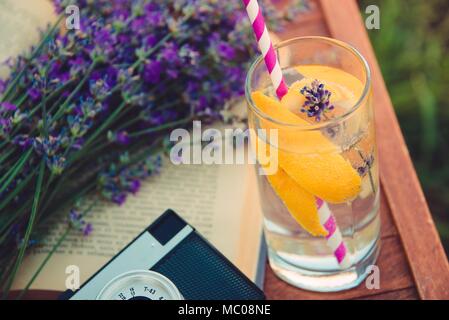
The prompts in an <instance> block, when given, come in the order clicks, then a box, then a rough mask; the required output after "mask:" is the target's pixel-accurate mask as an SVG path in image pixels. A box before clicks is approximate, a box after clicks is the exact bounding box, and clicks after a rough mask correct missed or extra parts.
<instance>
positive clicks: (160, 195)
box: [14, 160, 261, 291]
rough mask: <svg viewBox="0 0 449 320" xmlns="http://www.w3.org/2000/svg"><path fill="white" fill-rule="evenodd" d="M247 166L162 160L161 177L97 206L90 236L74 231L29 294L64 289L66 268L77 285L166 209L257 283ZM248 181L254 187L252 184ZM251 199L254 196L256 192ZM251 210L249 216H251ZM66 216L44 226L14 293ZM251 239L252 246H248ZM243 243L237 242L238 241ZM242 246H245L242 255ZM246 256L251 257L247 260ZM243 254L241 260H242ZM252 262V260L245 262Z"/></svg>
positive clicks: (256, 228)
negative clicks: (74, 272)
mask: <svg viewBox="0 0 449 320" xmlns="http://www.w3.org/2000/svg"><path fill="white" fill-rule="evenodd" d="M253 173H254V169H253V168H252V167H251V166H249V165H179V166H175V165H173V164H171V163H170V162H169V161H168V160H166V161H165V164H164V166H163V169H162V171H161V173H160V174H159V175H157V176H154V177H150V178H149V179H148V180H147V181H145V182H144V183H143V185H142V188H141V190H140V191H139V192H138V193H137V194H136V195H135V196H132V195H131V196H129V198H128V200H127V201H126V202H125V204H123V205H122V206H117V205H114V204H111V203H106V202H104V203H100V204H98V205H97V206H96V207H95V209H94V210H93V211H92V212H91V213H90V214H89V215H88V216H87V220H88V221H89V222H91V223H92V224H93V227H94V231H93V233H92V234H91V235H89V236H87V237H84V236H82V235H80V234H79V233H77V232H72V233H71V234H70V235H69V237H68V238H67V239H66V241H65V242H64V243H63V244H62V246H61V247H60V248H59V249H58V251H57V252H56V253H55V254H54V256H53V257H52V258H51V259H50V261H49V262H48V264H47V266H46V267H45V268H44V270H43V271H42V272H41V274H40V275H39V277H38V278H37V279H36V281H35V282H34V284H33V286H32V287H31V288H32V289H41V290H60V291H62V290H65V279H66V277H67V274H66V273H65V270H66V267H67V266H69V265H76V266H78V267H79V268H80V276H81V283H82V282H84V281H85V280H86V279H87V278H89V277H90V276H91V275H92V274H94V273H95V272H96V271H97V270H98V269H99V268H100V267H101V266H102V265H104V264H105V263H106V262H107V261H109V259H110V258H111V257H113V256H114V255H115V254H116V253H117V252H119V251H120V250H121V249H122V248H123V247H124V246H126V245H127V244H128V243H129V242H130V241H131V240H133V239H134V238H135V237H136V236H137V235H138V234H140V233H141V232H142V231H143V229H144V228H146V227H147V226H148V225H149V224H151V222H152V221H153V220H154V219H155V218H156V217H157V216H159V215H160V214H162V213H163V212H164V211H165V210H166V209H168V208H171V209H173V210H175V211H176V212H177V213H178V214H179V215H180V216H181V217H182V218H184V219H185V220H186V221H187V222H189V223H190V224H191V225H193V226H194V227H195V228H196V229H197V230H198V231H199V232H200V233H201V234H202V235H203V236H205V237H206V238H207V239H208V240H209V241H211V243H212V244H213V245H214V246H216V247H217V249H218V250H220V251H221V252H222V253H223V254H224V255H225V256H226V257H227V258H228V259H230V260H231V261H232V262H233V263H234V264H236V265H237V267H239V268H240V269H241V270H242V271H243V272H244V273H245V274H246V275H247V276H248V277H250V278H252V279H254V278H255V270H256V267H257V263H258V261H257V258H258V250H259V246H260V240H261V228H260V227H259V226H261V221H260V219H259V218H257V219H258V221H253V222H254V224H250V225H248V224H247V225H246V227H247V228H251V229H252V231H251V232H248V233H243V234H242V232H243V231H242V228H244V226H243V225H242V222H243V221H244V219H243V217H245V216H246V215H248V216H256V217H260V212H254V210H255V209H254V208H252V209H251V210H252V211H253V212H244V210H245V211H246V210H249V209H250V208H248V201H251V202H253V201H257V199H256V198H254V197H253V196H252V199H249V198H248V194H249V193H248V192H249V191H248V186H249V184H253V183H254V180H253V178H254V175H253ZM251 181H252V182H251ZM250 194H253V195H254V192H251V193H250ZM251 210H250V211H251ZM67 216H68V213H63V214H62V215H59V216H58V217H57V218H56V219H53V221H49V222H48V223H46V227H45V228H43V229H45V233H46V234H48V236H47V237H46V238H45V239H44V241H43V245H41V246H39V247H37V248H36V249H35V250H33V251H32V252H31V254H29V255H28V256H27V257H26V258H25V261H24V263H23V266H22V268H21V272H20V273H19V276H18V277H17V279H16V281H15V284H14V289H20V288H23V287H24V286H25V285H26V283H27V282H28V281H29V279H30V278H31V276H32V275H33V273H34V272H35V270H36V269H37V268H38V266H39V265H40V263H41V262H42V261H43V259H44V258H45V257H46V255H47V253H48V252H49V251H50V250H51V248H52V246H53V244H54V243H55V242H56V241H57V240H58V239H59V237H60V236H61V234H62V232H63V231H64V230H65V228H66V225H67V224H66V221H67ZM249 236H251V238H252V240H251V241H249V242H248V241H246V240H245V238H246V239H248V237H249ZM242 240H243V241H245V242H244V243H241V241H242ZM242 246H243V247H247V249H246V250H243V253H242ZM248 253H249V256H248ZM242 255H243V256H245V259H242ZM249 257H252V261H247V260H248V259H249Z"/></svg>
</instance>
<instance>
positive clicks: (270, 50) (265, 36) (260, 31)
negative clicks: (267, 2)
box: [243, 0, 288, 100]
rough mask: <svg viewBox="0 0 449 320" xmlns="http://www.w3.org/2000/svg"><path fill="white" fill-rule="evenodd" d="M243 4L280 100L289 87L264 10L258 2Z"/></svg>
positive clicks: (244, 2) (245, 2)
mask: <svg viewBox="0 0 449 320" xmlns="http://www.w3.org/2000/svg"><path fill="white" fill-rule="evenodd" d="M243 4H244V5H245V7H246V12H247V13H248V17H249V20H250V22H251V24H252V26H253V30H254V34H255V36H256V40H257V43H258V44H259V49H260V51H261V52H262V56H263V58H264V60H265V65H266V66H267V70H268V73H269V74H270V78H271V82H272V83H273V86H274V88H275V89H276V95H277V96H278V98H279V100H280V99H281V98H282V97H283V96H284V95H285V94H286V93H287V91H288V87H287V85H286V84H285V81H284V78H283V76H282V70H281V67H280V65H279V60H278V58H277V56H276V51H275V50H274V47H273V43H272V42H271V39H270V35H269V33H268V29H267V26H266V25H265V19H264V18H263V15H262V10H260V7H259V4H258V3H257V0H243Z"/></svg>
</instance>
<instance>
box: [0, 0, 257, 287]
mask: <svg viewBox="0 0 449 320" xmlns="http://www.w3.org/2000/svg"><path fill="white" fill-rule="evenodd" d="M10 14H11V15H13V16H14V17H16V18H14V17H11V16H10ZM54 19H55V17H54V14H53V11H52V8H51V5H50V3H49V2H48V0H33V1H29V0H2V1H1V2H0V21H2V28H1V29H0V43H2V42H3V40H4V38H5V37H7V36H11V35H13V39H16V40H15V41H17V43H15V45H14V46H12V47H9V46H4V45H3V46H0V59H5V58H7V57H9V56H13V55H16V54H18V53H20V52H21V51H22V50H24V49H25V48H27V47H29V46H30V45H31V44H33V43H35V41H36V40H37V38H38V32H37V30H38V28H43V27H44V26H45V25H46V24H47V23H48V22H49V21H52V20H54ZM4 21H6V23H4ZM25 22H26V23H27V27H26V28H25V29H26V30H28V31H27V32H26V34H22V31H23V30H24V28H23V26H22V24H23V23H25ZM19 33H20V35H19ZM19 44H20V46H19ZM0 76H3V77H4V76H5V73H4V74H3V75H1V74H0ZM242 148H243V147H242ZM164 162H165V163H164V166H163V168H162V171H161V173H160V174H159V175H156V176H153V177H150V178H149V179H148V180H147V181H145V182H144V183H143V185H142V188H141V190H140V191H139V193H138V194H137V195H135V196H129V198H128V200H127V202H126V203H125V204H124V205H123V206H117V205H114V204H111V203H106V202H105V203H100V204H99V205H97V206H96V207H95V208H94V210H93V211H92V212H91V213H90V214H89V215H88V217H87V220H88V221H89V222H91V223H92V224H93V227H94V231H93V233H92V234H91V235H90V236H88V237H83V236H82V235H80V234H77V233H76V232H74V233H72V234H71V235H70V236H69V237H68V238H67V239H66V241H65V242H64V243H63V244H62V246H61V247H60V248H59V249H58V250H57V252H56V253H55V254H54V255H53V257H52V258H51V259H50V261H49V262H48V264H47V265H46V267H45V268H44V270H43V271H42V272H41V274H40V275H39V277H38V278H37V279H36V280H35V282H34V284H33V285H32V287H31V289H40V290H57V291H63V290H65V280H66V277H67V274H66V267H67V266H70V265H76V266H78V267H79V268H80V276H81V279H80V280H81V283H82V282H83V281H85V280H86V279H87V278H89V277H90V276H91V275H92V274H93V273H95V272H96V271H97V270H98V269H99V268H100V267H101V266H102V265H103V264H105V263H106V262H107V261H108V260H109V259H110V258H111V257H112V256H114V255H115V254H116V253H117V252H118V251H120V249H122V248H123V247H124V246H125V245H127V244H128V243H129V241H131V240H132V239H133V238H134V237H136V236H137V235H138V234H139V233H140V232H141V231H142V230H143V229H144V228H146V227H147V226H148V225H149V224H151V222H152V221H153V220H154V219H155V218H156V217H157V216H159V215H160V214H161V213H163V212H164V211H165V210H166V209H167V208H171V209H173V210H175V211H176V212H177V213H178V214H179V215H180V216H182V217H183V218H184V219H185V220H186V221H187V222H189V223H190V224H191V225H192V226H194V227H195V228H196V229H197V230H198V231H199V232H200V233H201V234H203V235H204V236H205V237H206V238H207V239H208V240H209V241H210V242H211V243H212V244H213V245H214V246H216V247H217V249H218V250H220V251H221V252H222V253H223V254H224V255H225V256H226V257H227V258H228V259H230V260H231V261H232V262H233V263H234V264H235V265H236V266H237V267H238V268H239V269H240V270H242V271H243V272H244V273H245V274H246V275H247V276H248V277H249V278H250V279H252V280H253V281H255V282H256V283H258V284H259V285H261V284H262V279H263V270H264V266H265V265H264V263H265V256H264V254H265V250H261V247H262V246H263V241H262V215H261V210H260V208H259V199H258V193H257V186H256V177H255V173H256V172H255V170H254V169H253V168H252V166H251V165H179V166H176V165H173V164H172V163H171V162H170V161H169V160H168V159H166V161H164ZM67 216H68V212H60V213H58V215H56V216H55V217H52V218H51V219H50V221H47V222H46V225H45V226H44V227H43V228H44V229H45V231H46V232H45V234H47V235H48V236H46V238H45V239H44V240H43V244H42V245H41V246H39V247H37V248H36V249H34V250H33V251H32V252H31V253H30V254H28V256H27V257H26V258H25V260H24V263H23V265H22V268H21V270H20V273H19V275H18V277H17V278H16V281H15V283H14V286H13V289H21V288H23V287H24V286H25V285H26V284H27V283H28V281H29V279H30V278H31V277H32V275H33V274H34V272H35V271H36V269H37V268H38V266H39V265H40V264H41V262H42V261H43V260H44V258H45V257H46V256H47V253H48V252H49V251H50V250H51V248H52V246H53V245H54V243H55V241H57V239H58V238H59V236H60V235H61V233H62V232H63V231H64V230H65V229H64V228H65V226H66V221H67Z"/></svg>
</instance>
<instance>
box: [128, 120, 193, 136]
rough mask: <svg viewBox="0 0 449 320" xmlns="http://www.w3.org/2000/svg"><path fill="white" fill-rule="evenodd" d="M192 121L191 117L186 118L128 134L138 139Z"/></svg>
mask: <svg viewBox="0 0 449 320" xmlns="http://www.w3.org/2000/svg"><path fill="white" fill-rule="evenodd" d="M192 119H193V118H192V117H187V118H185V119H181V120H177V121H173V122H169V123H166V124H163V125H160V126H157V127H154V128H148V129H144V130H140V131H136V132H133V133H130V134H129V136H130V137H139V136H142V135H145V134H149V133H154V132H158V131H162V130H165V129H169V128H172V127H173V126H177V125H180V124H185V123H187V122H189V121H191V120H192Z"/></svg>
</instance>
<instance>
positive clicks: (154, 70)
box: [143, 60, 162, 84]
mask: <svg viewBox="0 0 449 320" xmlns="http://www.w3.org/2000/svg"><path fill="white" fill-rule="evenodd" d="M161 73H162V64H161V63H160V62H159V61H157V60H154V61H150V62H148V63H147V64H145V67H144V71H143V79H144V80H145V81H146V82H148V83H151V84H156V83H158V82H159V81H160V80H161Z"/></svg>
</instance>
